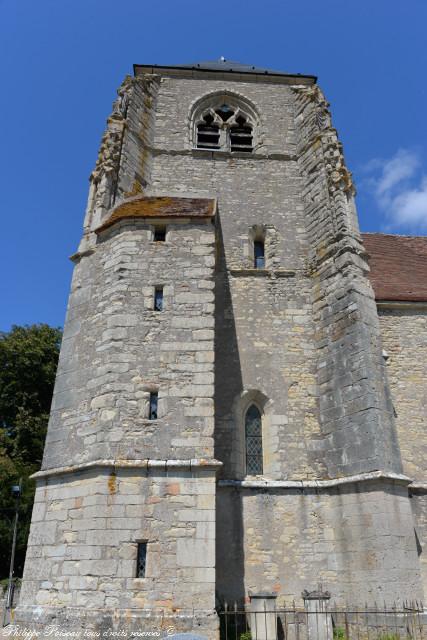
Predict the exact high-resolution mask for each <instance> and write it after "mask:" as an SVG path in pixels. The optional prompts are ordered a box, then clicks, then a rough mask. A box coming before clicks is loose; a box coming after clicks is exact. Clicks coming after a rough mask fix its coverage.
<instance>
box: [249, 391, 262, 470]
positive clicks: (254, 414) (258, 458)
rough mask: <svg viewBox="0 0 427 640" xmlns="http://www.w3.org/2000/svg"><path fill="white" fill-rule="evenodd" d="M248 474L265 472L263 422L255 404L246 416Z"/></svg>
mask: <svg viewBox="0 0 427 640" xmlns="http://www.w3.org/2000/svg"><path fill="white" fill-rule="evenodd" d="M245 438H246V473H247V474H248V475H250V476H256V475H260V474H262V472H263V461H262V420H261V413H260V411H259V409H258V408H257V407H256V406H255V405H254V404H253V405H251V406H250V407H249V409H248V410H247V412H246V416H245Z"/></svg>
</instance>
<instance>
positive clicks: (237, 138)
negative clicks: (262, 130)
mask: <svg viewBox="0 0 427 640" xmlns="http://www.w3.org/2000/svg"><path fill="white" fill-rule="evenodd" d="M230 148H231V151H243V152H249V153H250V152H251V151H252V127H251V125H250V124H248V122H247V120H246V118H245V117H244V116H238V117H237V118H236V124H235V125H233V126H231V127H230Z"/></svg>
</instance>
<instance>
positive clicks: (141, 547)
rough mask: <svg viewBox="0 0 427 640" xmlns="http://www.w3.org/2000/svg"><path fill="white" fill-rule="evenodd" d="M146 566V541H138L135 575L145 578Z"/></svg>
mask: <svg viewBox="0 0 427 640" xmlns="http://www.w3.org/2000/svg"><path fill="white" fill-rule="evenodd" d="M146 566H147V543H146V542H138V557H137V561H136V577H137V578H145V569H146Z"/></svg>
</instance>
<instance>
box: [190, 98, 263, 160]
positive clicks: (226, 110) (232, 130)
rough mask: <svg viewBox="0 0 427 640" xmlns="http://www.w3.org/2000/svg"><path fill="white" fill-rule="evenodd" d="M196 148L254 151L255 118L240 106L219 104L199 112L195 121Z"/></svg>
mask: <svg viewBox="0 0 427 640" xmlns="http://www.w3.org/2000/svg"><path fill="white" fill-rule="evenodd" d="M195 125H196V127H195V133H196V140H195V142H196V147H197V148H198V149H220V150H221V151H241V152H246V153H247V152H249V153H251V152H252V151H253V128H254V125H253V118H251V117H250V116H249V115H247V114H246V113H243V111H242V109H241V108H240V107H239V106H237V105H236V106H234V105H233V104H228V103H225V102H224V103H222V102H219V104H218V106H209V107H208V108H205V109H204V110H201V111H200V112H199V115H198V117H197V118H196V120H195Z"/></svg>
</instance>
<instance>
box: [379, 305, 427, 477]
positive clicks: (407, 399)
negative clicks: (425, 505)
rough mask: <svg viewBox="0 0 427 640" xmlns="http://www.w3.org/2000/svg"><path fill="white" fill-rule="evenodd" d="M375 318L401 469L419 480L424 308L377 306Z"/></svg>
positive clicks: (426, 433)
mask: <svg viewBox="0 0 427 640" xmlns="http://www.w3.org/2000/svg"><path fill="white" fill-rule="evenodd" d="M379 318H380V326H381V338H382V344H383V348H384V350H385V352H386V363H387V365H386V366H387V373H388V379H389V383H390V388H391V394H392V399H393V405H394V409H395V412H396V425H397V433H398V437H399V446H400V451H401V454H402V461H403V470H404V473H406V474H407V475H408V476H409V477H410V478H412V479H413V480H415V482H416V481H419V482H423V481H425V477H426V471H427V385H426V380H427V311H426V309H417V308H406V309H396V308H382V307H380V309H379Z"/></svg>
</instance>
